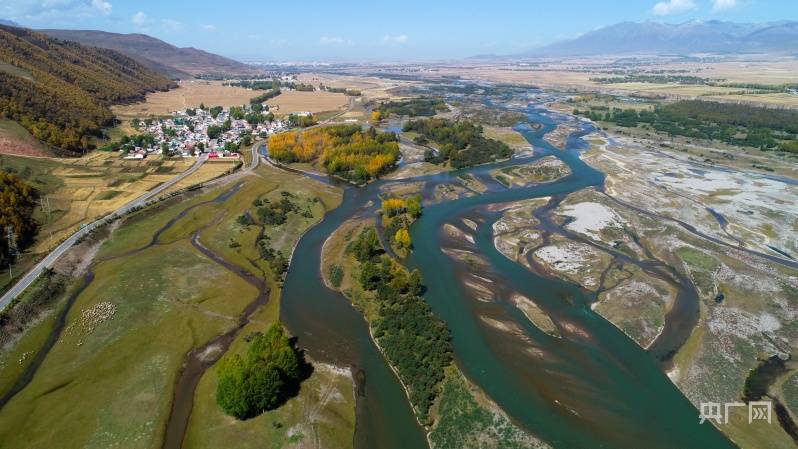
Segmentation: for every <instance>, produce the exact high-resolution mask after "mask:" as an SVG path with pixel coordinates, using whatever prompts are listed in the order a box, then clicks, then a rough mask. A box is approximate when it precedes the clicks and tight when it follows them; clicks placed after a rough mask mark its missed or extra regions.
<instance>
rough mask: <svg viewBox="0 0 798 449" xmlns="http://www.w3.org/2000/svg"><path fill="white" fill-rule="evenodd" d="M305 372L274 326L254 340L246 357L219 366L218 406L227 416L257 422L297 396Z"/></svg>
mask: <svg viewBox="0 0 798 449" xmlns="http://www.w3.org/2000/svg"><path fill="white" fill-rule="evenodd" d="M303 369H304V366H303V361H302V358H301V355H300V354H299V353H298V351H297V350H296V348H294V345H293V344H292V342H291V341H290V340H289V338H288V336H287V335H285V332H284V331H283V327H282V326H281V325H280V324H279V323H274V324H273V325H272V326H271V327H270V328H269V329H268V330H267V331H266V333H257V334H255V335H254V336H253V337H252V339H251V340H250V342H249V346H248V348H247V351H246V354H244V356H243V357H242V356H241V355H239V354H234V355H232V356H228V357H225V358H224V359H222V360H221V361H220V362H219V365H218V368H217V374H218V376H219V381H218V384H217V387H216V402H217V403H218V404H219V406H220V407H221V408H222V410H224V412H225V413H227V414H228V415H231V416H234V417H236V418H238V419H242V420H243V419H249V418H254V417H255V416H258V415H260V414H261V413H263V412H264V411H266V410H272V409H274V408H276V407H278V406H279V405H281V404H282V403H284V402H285V401H286V400H287V399H288V398H289V397H291V396H292V395H294V394H296V392H297V391H298V388H299V383H300V382H301V380H302V375H303Z"/></svg>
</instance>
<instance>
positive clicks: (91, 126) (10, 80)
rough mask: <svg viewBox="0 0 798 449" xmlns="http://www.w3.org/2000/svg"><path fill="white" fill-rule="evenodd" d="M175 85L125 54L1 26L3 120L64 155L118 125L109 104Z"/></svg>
mask: <svg viewBox="0 0 798 449" xmlns="http://www.w3.org/2000/svg"><path fill="white" fill-rule="evenodd" d="M173 86H174V83H173V82H172V81H170V80H169V79H167V78H166V77H164V76H162V75H160V74H158V73H155V72H153V71H152V70H150V69H148V68H147V67H145V66H144V65H142V64H140V63H138V62H137V61H135V60H134V59H132V58H129V57H127V56H125V55H123V54H121V53H118V52H116V51H113V50H106V49H101V48H96V47H88V46H84V45H80V44H77V43H74V42H68V41H61V40H58V39H54V38H50V37H48V36H46V35H44V34H40V33H37V32H35V31H32V30H29V29H25V28H15V27H7V26H0V116H2V117H3V118H6V119H10V120H15V121H17V122H19V123H20V124H21V125H22V126H23V127H24V128H25V129H27V130H28V131H29V132H30V133H31V134H32V135H33V136H34V137H35V138H37V139H39V140H40V141H42V142H45V143H47V144H49V145H51V146H53V147H56V148H60V149H62V150H66V151H71V152H77V151H80V150H84V149H87V148H91V146H92V138H93V137H97V136H101V135H102V128H104V127H107V126H110V125H113V124H114V115H113V113H112V112H111V110H110V109H109V106H110V105H113V104H119V103H127V102H133V101H139V100H143V99H144V96H145V95H146V94H147V93H148V92H153V91H159V90H166V89H169V88H171V87H173Z"/></svg>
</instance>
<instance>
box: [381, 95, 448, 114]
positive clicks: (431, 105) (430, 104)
mask: <svg viewBox="0 0 798 449" xmlns="http://www.w3.org/2000/svg"><path fill="white" fill-rule="evenodd" d="M377 110H378V111H380V113H381V114H382V115H383V116H385V117H387V116H389V115H391V114H395V115H406V116H409V117H422V116H424V117H432V116H433V115H435V114H437V113H438V112H446V111H448V110H449V107H448V106H446V102H444V101H443V99H441V98H411V99H409V100H399V101H387V102H385V103H382V104H381V105H380V106H379V108H377Z"/></svg>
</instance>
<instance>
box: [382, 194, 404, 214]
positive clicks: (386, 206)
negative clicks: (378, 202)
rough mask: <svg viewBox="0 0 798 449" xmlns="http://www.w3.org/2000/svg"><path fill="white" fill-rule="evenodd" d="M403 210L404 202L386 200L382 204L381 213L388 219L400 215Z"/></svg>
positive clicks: (394, 199) (397, 199)
mask: <svg viewBox="0 0 798 449" xmlns="http://www.w3.org/2000/svg"><path fill="white" fill-rule="evenodd" d="M404 209H405V200H403V199H401V198H388V199H386V200H384V201H383V202H382V211H383V212H384V213H385V215H387V216H389V217H393V216H394V215H397V214H399V213H401V212H402V211H404Z"/></svg>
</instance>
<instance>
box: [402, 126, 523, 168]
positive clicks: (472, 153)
mask: <svg viewBox="0 0 798 449" xmlns="http://www.w3.org/2000/svg"><path fill="white" fill-rule="evenodd" d="M403 131H405V132H408V131H410V132H416V133H418V134H419V136H418V137H416V138H415V139H414V140H415V142H416V143H417V144H419V145H426V144H428V143H430V142H434V143H436V144H437V145H438V146H439V149H438V151H437V152H436V151H433V150H428V151H427V152H426V154H425V156H424V157H425V159H426V160H427V161H428V162H432V163H434V164H449V165H451V166H452V167H453V168H455V169H459V168H465V167H471V166H474V165H479V164H484V163H487V162H493V161H495V160H499V159H506V158H508V157H510V156H512V154H513V150H512V149H511V148H510V147H509V146H507V144H504V143H502V142H499V141H498V140H494V139H488V138H486V137H485V136H484V135H483V129H482V126H480V125H475V124H474V123H472V122H470V121H451V120H447V119H442V118H430V119H425V120H411V121H409V122H407V123H405V126H404V128H403Z"/></svg>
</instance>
